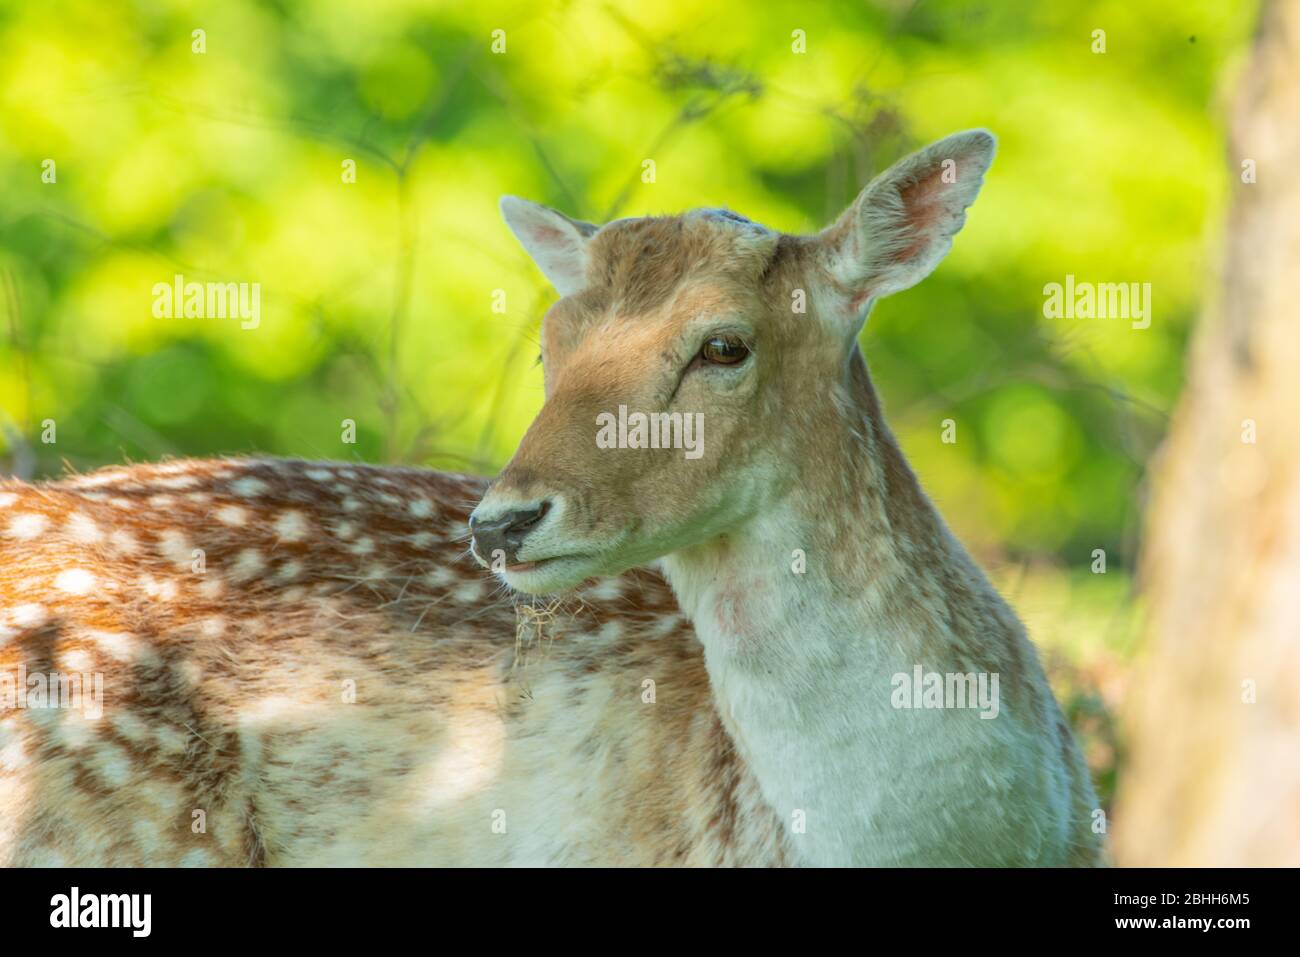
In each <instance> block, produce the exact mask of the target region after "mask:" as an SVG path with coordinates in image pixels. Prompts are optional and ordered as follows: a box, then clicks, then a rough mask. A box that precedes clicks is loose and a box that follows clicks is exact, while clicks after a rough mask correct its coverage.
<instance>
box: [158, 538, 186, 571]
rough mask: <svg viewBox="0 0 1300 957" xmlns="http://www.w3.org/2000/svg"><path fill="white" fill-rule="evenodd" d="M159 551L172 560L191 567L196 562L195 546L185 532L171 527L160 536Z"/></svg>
mask: <svg viewBox="0 0 1300 957" xmlns="http://www.w3.org/2000/svg"><path fill="white" fill-rule="evenodd" d="M158 544H159V546H160V547H159V549H158V550H159V551H160V552H161V553H162V556H163V557H164V558H166V559H167V560H168V561H170V562H174V563H175V564H177V565H180V566H181V567H182V568H185V569H189V568H190V567H191V566H192V564H193V562H194V547H193V546H192V545H191V544H190V540H189V539H188V538H187V537H186V536H185V534H184V533H183V532H180V531H178V530H177V529H174V528H169V529H167V530H166V531H164V532H163V533H162V534H161V535H159V536H158Z"/></svg>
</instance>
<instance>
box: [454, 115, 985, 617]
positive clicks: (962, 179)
mask: <svg viewBox="0 0 1300 957" xmlns="http://www.w3.org/2000/svg"><path fill="white" fill-rule="evenodd" d="M993 152H994V139H993V137H992V136H991V135H990V134H989V133H987V132H985V131H982V130H972V131H968V132H964V133H957V134H955V135H953V136H949V137H947V138H946V139H943V140H940V141H939V142H937V143H934V144H933V145H931V146H929V147H927V148H926V149H924V150H921V151H920V152H918V153H915V154H913V155H912V156H909V157H907V158H905V159H903V160H901V161H900V162H898V163H897V164H895V165H894V166H893V167H891V168H890V169H889V170H887V171H886V172H885V173H883V174H882V175H880V176H879V177H877V178H876V179H875V180H874V181H873V182H872V183H871V184H870V185H869V186H867V187H866V189H864V190H863V191H862V193H861V194H860V195H859V196H858V198H857V199H856V200H855V201H854V202H853V204H852V205H851V206H850V207H849V208H848V210H847V211H845V213H844V214H843V215H842V216H841V217H840V218H839V219H838V220H837V221H836V222H835V223H834V225H832V226H830V227H829V228H827V229H826V230H824V231H823V232H821V233H819V234H817V235H815V236H794V235H787V234H783V233H779V232H775V231H773V230H770V229H767V228H766V227H763V226H760V225H758V224H756V223H753V222H751V221H749V220H748V219H746V218H744V217H743V216H738V215H736V214H734V213H731V212H727V211H722V210H712V209H703V210H695V211H692V212H689V213H686V214H684V215H681V216H672V217H648V218H640V219H624V220H618V221H616V222H612V223H609V224H607V225H605V226H601V227H597V226H593V225H591V224H589V223H583V222H577V221H575V220H572V219H569V218H568V217H566V216H564V215H562V214H561V213H558V212H556V211H554V210H551V209H548V208H546V207H544V206H540V205H537V204H534V203H530V202H526V201H524V200H521V199H517V198H515V197H510V196H507V197H505V198H504V199H503V200H502V203H501V209H502V213H503V214H504V216H505V220H506V223H507V224H508V225H509V227H510V229H511V230H512V231H513V232H514V234H515V235H516V236H517V237H518V239H519V241H520V242H521V243H522V244H523V246H524V248H525V249H526V250H527V251H528V253H529V254H530V255H531V256H532V258H533V260H534V261H535V262H536V263H537V265H538V267H539V268H540V269H541V270H542V272H543V273H545V275H546V277H547V278H548V279H549V280H550V281H551V283H552V284H553V285H554V286H555V288H556V290H557V291H558V292H559V293H560V296H561V298H560V299H559V301H558V302H556V303H555V305H554V306H552V307H551V309H550V310H549V312H548V313H547V314H546V316H545V318H544V320H543V323H542V333H541V339H542V358H543V368H544V377H545V393H546V401H545V404H544V405H543V407H542V410H541V412H540V413H539V414H538V416H537V418H536V420H535V421H534V422H533V424H532V426H531V427H530V428H529V429H528V432H527V434H526V435H525V436H524V438H523V441H522V442H521V443H520V445H519V449H518V451H517V452H516V453H515V455H514V457H513V458H512V459H511V460H510V462H509V463H508V464H507V465H506V467H505V469H504V470H503V471H502V472H501V474H500V476H499V477H498V478H497V480H496V482H495V483H494V484H493V486H492V487H491V489H490V490H489V491H488V493H487V494H486V495H485V496H484V498H483V500H482V501H481V502H480V503H479V505H478V507H477V508H475V509H474V512H473V514H472V515H471V516H470V528H471V530H472V532H473V539H474V542H473V549H474V552H475V555H476V557H478V559H479V560H480V561H481V562H483V563H484V564H485V565H490V566H492V567H493V568H494V569H495V570H496V571H497V572H498V573H499V574H500V575H501V577H502V578H503V579H504V580H505V581H506V582H507V583H508V584H509V585H510V586H512V587H514V588H516V589H517V590H519V591H523V592H529V593H546V592H553V591H559V590H563V589H566V588H569V587H572V586H574V585H577V584H578V583H580V582H581V581H583V580H585V579H587V578H590V577H593V576H599V575H610V574H615V573H617V572H620V571H623V570H625V569H627V568H630V567H633V566H636V565H642V564H645V563H647V562H650V561H653V560H655V559H658V558H660V557H662V556H665V555H669V554H671V553H674V552H678V551H680V550H682V549H687V548H690V547H692V546H695V545H698V544H700V543H704V542H707V541H710V540H714V539H717V538H719V537H722V536H728V535H731V534H734V533H736V532H737V531H738V530H739V529H741V528H742V527H743V526H744V525H745V523H747V522H749V521H750V520H752V519H753V518H754V517H755V516H757V515H760V514H762V513H763V512H764V511H765V510H769V509H771V508H773V507H774V505H775V504H776V503H778V502H780V501H782V500H783V499H788V497H789V496H791V494H792V493H798V492H800V490H804V489H807V488H808V487H809V486H813V485H816V486H820V487H825V488H830V489H832V490H833V489H834V487H835V486H836V485H843V484H844V483H845V482H846V481H847V477H845V476H843V475H837V474H834V472H835V471H836V470H837V469H838V465H837V463H838V461H839V459H838V458H837V455H836V449H838V448H841V447H842V446H843V445H844V444H845V443H847V442H852V441H854V438H855V432H856V431H858V430H860V429H861V428H862V424H861V423H862V417H863V415H864V414H865V412H866V410H865V409H863V408H859V407H860V406H863V405H865V404H870V403H872V402H874V395H873V394H871V393H870V386H869V384H868V385H867V386H866V388H865V392H864V390H863V388H862V385H861V383H862V382H865V381H867V380H866V379H865V369H862V375H861V376H859V375H858V374H857V372H856V369H857V368H858V367H861V365H862V359H861V356H860V353H859V352H858V347H857V339H858V333H859V332H860V331H861V328H862V324H863V322H864V321H865V318H866V315H867V313H868V312H869V311H870V308H871V305H872V304H873V303H874V302H875V301H876V300H877V299H879V298H880V297H882V296H886V295H889V294H890V293H893V292H898V291H900V290H903V289H907V288H908V287H910V286H912V285H914V284H916V283H917V282H919V281H921V280H922V279H924V278H925V277H926V276H927V275H928V274H929V273H930V272H931V271H932V270H933V269H934V268H935V266H936V265H938V263H939V261H940V259H942V258H943V256H944V255H945V253H947V251H948V249H949V247H950V246H951V245H952V239H953V236H954V235H955V234H956V233H957V231H958V230H959V229H960V228H961V226H962V223H963V222H964V220H965V210H966V208H967V207H968V206H969V205H970V204H971V203H972V202H973V201H974V199H975V196H976V194H977V193H978V191H979V188H980V184H981V182H982V180H983V177H984V173H985V171H986V170H987V169H988V166H989V163H990V162H991V161H992V158H993ZM857 438H858V439H859V440H860V438H861V436H860V435H859V436H857ZM817 501H818V502H819V503H820V504H819V505H818V506H817V507H822V508H825V507H834V505H833V503H834V501H835V496H834V494H828V495H827V496H824V497H822V498H820V499H818V500H817ZM827 503H831V504H827ZM810 507H811V506H810Z"/></svg>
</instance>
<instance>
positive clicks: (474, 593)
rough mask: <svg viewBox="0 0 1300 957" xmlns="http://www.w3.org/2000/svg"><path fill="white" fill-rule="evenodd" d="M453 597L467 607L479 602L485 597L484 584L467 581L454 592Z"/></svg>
mask: <svg viewBox="0 0 1300 957" xmlns="http://www.w3.org/2000/svg"><path fill="white" fill-rule="evenodd" d="M452 597H454V598H455V599H456V600H457V601H459V602H464V603H465V604H467V605H468V604H472V603H474V602H476V601H479V600H480V599H481V598H482V597H483V583H482V582H481V581H473V580H471V581H467V582H465V583H463V584H462V585H460V586H459V587H458V588H457V589H456V590H455V591H454V592H452Z"/></svg>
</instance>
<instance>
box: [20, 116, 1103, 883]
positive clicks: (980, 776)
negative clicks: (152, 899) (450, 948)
mask: <svg viewBox="0 0 1300 957" xmlns="http://www.w3.org/2000/svg"><path fill="white" fill-rule="evenodd" d="M994 150H995V140H994V138H993V136H992V135H991V134H990V133H988V132H986V131H984V130H971V131H968V132H963V133H957V134H954V135H952V136H949V137H947V138H945V139H942V140H940V141H938V142H936V143H933V144H932V145H930V146H928V147H926V148H924V149H922V150H921V151H919V152H917V153H915V154H913V155H911V156H908V157H906V158H904V159H902V160H900V161H899V162H898V163H896V164H895V165H894V166H892V167H890V168H889V169H888V170H886V171H885V172H884V173H882V174H880V175H879V176H877V177H876V178H875V179H874V180H873V181H872V182H871V183H870V184H869V185H868V186H867V187H866V188H865V189H863V190H862V192H861V193H860V194H859V195H858V197H857V199H856V200H855V201H854V202H853V203H852V204H851V205H850V207H849V208H848V209H847V210H846V211H845V212H844V213H843V215H842V216H841V217H840V218H839V219H838V220H836V222H834V223H833V224H832V225H831V226H829V227H828V228H826V229H824V230H823V231H821V232H819V233H816V234H812V235H796V234H789V233H784V232H779V231H776V230H772V229H769V228H767V227H765V226H762V225H760V224H758V223H755V222H753V221H751V220H749V219H747V218H746V217H743V216H741V215H739V214H736V213H733V212H730V211H728V210H722V209H712V208H704V209H697V210H693V211H690V212H687V213H684V214H681V215H674V216H651V217H637V218H628V219H621V220H616V221H613V222H610V223H607V224H605V225H603V226H596V225H592V224H590V223H587V222H583V221H579V220H576V219H572V218H570V217H568V216H566V215H564V214H562V213H560V212H558V211H555V210H552V209H550V208H548V207H545V206H542V205H539V204H536V203H532V202H528V201H525V200H522V199H518V198H515V197H510V196H507V197H504V198H503V199H502V201H501V209H502V213H503V216H504V219H505V222H506V225H507V226H508V227H509V229H510V230H511V232H513V234H514V235H515V236H516V237H517V238H518V240H519V241H520V243H521V244H522V246H523V248H524V250H525V251H526V252H527V253H528V254H529V255H530V257H531V258H532V260H533V261H534V262H535V264H536V265H537V267H538V268H539V269H540V271H541V272H542V273H543V274H544V275H545V277H546V278H547V280H548V281H549V282H550V284H551V285H552V286H553V287H554V289H555V291H556V292H557V293H558V294H559V298H558V299H557V300H556V301H555V302H554V304H553V305H552V306H551V307H550V308H549V310H548V311H547V312H546V314H545V316H544V318H543V322H542V326H541V351H542V367H543V368H542V378H543V382H544V386H543V391H544V400H543V403H542V406H541V409H540V411H539V413H538V414H537V416H536V419H535V420H534V421H533V423H532V425H531V426H530V427H529V428H528V430H527V431H526V433H525V435H524V436H523V439H522V441H521V442H520V445H519V447H518V449H517V451H516V452H515V454H514V456H513V457H512V458H511V459H510V460H509V462H508V463H507V464H506V466H505V467H504V468H503V469H502V471H501V472H500V474H499V475H498V476H497V477H496V478H495V479H493V480H488V479H485V478H480V477H477V476H472V475H463V474H452V473H442V472H435V471H431V470H427V469H420V468H413V467H404V466H403V467H397V466H390V467H383V466H372V465H363V464H358V463H355V462H326V461H320V462H307V461H298V460H289V459H277V458H266V457H251V458H218V459H204V460H190V459H180V460H170V461H163V462H161V463H155V464H140V465H128V466H117V467H109V468H106V469H102V470H99V471H96V472H92V473H89V474H85V475H71V476H67V477H64V478H62V479H59V480H55V481H49V482H44V483H34V484H29V483H24V482H19V481H16V480H5V481H4V482H3V483H2V484H0V863H4V864H6V865H10V866H32V865H66V866H85V865H114V866H157V865H181V866H303V865H316V866H336V865H337V866H358V865H363V866H374V865H381V866H384V865H409V866H460V865H470V866H516V865H521V866H611V865H612V866H787V865H788V866H962V865H972V866H974V865H979V866H1021V865H1023V866H1092V865H1098V864H1101V863H1103V862H1104V845H1103V838H1102V836H1101V834H1100V833H1099V830H1100V829H1098V828H1097V827H1096V826H1095V822H1096V820H1097V818H1098V814H1099V812H1098V803H1097V798H1096V796H1095V794H1094V791H1093V788H1092V784H1091V781H1090V778H1089V773H1088V768H1087V765H1086V764H1085V762H1084V760H1083V757H1082V755H1081V753H1080V750H1079V748H1078V746H1077V744H1076V742H1075V740H1074V737H1073V735H1072V734H1071V730H1070V727H1069V725H1068V723H1067V722H1066V720H1065V718H1064V717H1063V715H1062V712H1061V709H1060V707H1059V705H1058V703H1057V701H1056V699H1055V697H1054V696H1053V693H1052V691H1051V689H1050V687H1049V684H1048V681H1047V678H1046V676H1045V673H1044V670H1043V668H1042V666H1041V664H1040V662H1039V659H1038V656H1037V654H1036V652H1035V650H1034V647H1033V645H1032V644H1031V642H1030V640H1029V638H1028V637H1027V635H1026V632H1025V629H1024V627H1023V626H1022V625H1021V623H1020V621H1019V620H1018V619H1017V617H1016V615H1015V613H1014V612H1013V611H1012V610H1011V608H1010V607H1009V606H1008V604H1007V603H1006V602H1005V601H1004V600H1003V599H1002V598H1001V597H1000V596H999V594H998V593H997V591H996V590H995V589H994V588H993V586H992V585H991V584H990V583H989V581H988V579H987V577H986V576H985V575H984V573H983V572H982V571H981V570H980V569H979V568H978V566H977V565H976V563H975V561H974V560H973V559H972V558H971V557H970V556H969V555H968V553H967V552H966V550H965V549H964V548H963V547H962V545H961V544H959V542H958V541H957V540H956V538H955V537H954V536H953V535H952V533H951V532H950V531H949V530H948V528H947V526H946V525H945V523H944V521H943V519H942V518H941V517H940V516H939V514H938V512H937V510H936V508H935V507H934V505H933V504H932V503H931V501H930V500H929V498H928V497H927V496H926V495H925V493H924V492H923V491H922V489H921V487H920V484H919V482H918V480H917V478H916V477H915V476H914V474H913V472H912V471H911V469H910V468H909V466H908V464H907V462H906V460H905V458H904V456H903V453H902V451H901V449H900V447H899V444H898V442H897V441H896V440H895V438H894V437H893V434H892V433H891V431H890V429H889V428H888V426H887V425H886V423H885V420H884V417H883V411H882V406H881V402H880V399H879V398H878V396H877V393H876V391H875V389H874V387H873V385H872V381H871V378H870V376H869V374H868V370H867V365H866V361H865V359H864V357H863V354H862V347H861V345H860V341H859V340H860V332H861V331H862V328H863V324H864V322H865V320H866V317H867V314H868V313H869V312H870V310H871V307H872V306H873V304H874V303H875V302H876V301H878V300H879V299H880V298H882V297H884V296H886V295H889V294H891V293H896V292H901V291H903V290H905V289H907V288H909V287H911V286H912V285H914V284H916V283H918V282H919V281H921V280H922V279H924V278H925V277H926V276H927V275H928V274H929V273H930V272H931V271H933V270H934V269H935V267H936V266H937V265H938V263H939V261H940V260H941V259H942V258H943V256H944V255H945V254H946V253H947V251H948V249H949V248H950V247H951V245H952V242H953V238H954V236H955V235H956V233H957V232H958V231H959V230H960V229H961V227H962V225H963V224H964V222H965V218H966V210H967V208H968V207H969V206H970V205H971V204H972V203H973V201H974V199H975V197H976V195H977V194H978V192H979V190H980V187H981V185H982V183H983V179H984V176H985V173H986V171H987V170H988V168H989V166H990V164H991V162H992V159H993V155H994ZM800 301H802V303H803V308H797V307H795V306H794V305H792V304H794V303H796V302H800ZM620 406H622V407H625V409H628V410H633V411H634V412H636V411H640V412H644V413H647V414H660V415H662V416H665V417H667V418H663V419H661V420H657V422H656V425H655V426H653V427H652V428H659V427H660V426H662V430H661V431H662V436H661V437H662V438H663V439H664V441H662V442H652V441H648V436H647V435H646V434H645V433H646V430H645V429H639V428H638V429H634V428H624V429H622V430H621V431H620V434H619V436H618V441H617V442H613V443H610V442H604V443H598V442H597V441H596V434H597V430H598V428H599V427H600V426H599V425H598V423H600V422H602V421H606V422H608V417H609V416H611V415H615V414H618V413H619V409H620ZM679 413H680V416H681V417H682V418H685V417H688V416H700V418H699V420H698V421H699V422H700V423H701V429H700V430H699V432H698V434H697V435H696V436H695V438H696V440H697V442H698V449H697V451H698V453H699V454H697V455H687V454H685V451H684V450H683V449H681V448H680V447H674V445H675V443H674V442H673V441H671V440H672V438H673V436H672V434H671V432H672V430H671V429H670V428H669V427H668V424H669V423H673V422H677V421H679V420H677V419H672V418H671V417H672V416H673V415H675V414H679ZM623 420H624V421H628V420H630V416H627V415H626V414H624V418H623ZM624 433H625V434H624ZM20 673H21V674H22V675H25V676H26V684H25V685H24V686H23V687H19V686H17V683H16V682H15V681H14V680H12V679H11V680H10V681H9V685H8V688H9V695H8V701H9V703H8V706H6V705H5V702H6V697H5V694H6V686H5V684H3V683H2V682H3V681H4V677H3V676H4V675H6V674H7V675H10V676H13V675H16V674H20ZM923 673H924V675H925V676H926V677H925V678H924V680H922V674H923ZM930 675H935V676H952V675H956V676H958V677H959V678H963V677H969V676H978V677H980V678H981V679H983V678H985V677H991V678H992V683H991V685H987V686H986V685H984V684H981V687H991V688H992V689H994V690H995V691H996V695H995V697H996V699H997V700H996V707H994V708H984V709H983V710H980V709H976V708H972V707H969V706H968V705H969V702H965V703H963V702H961V701H958V700H949V698H950V697H951V696H949V695H948V691H949V690H950V687H951V686H952V683H949V685H945V686H944V688H943V694H940V693H939V690H940V689H939V687H938V684H937V683H934V682H930V680H929V677H928V676H930ZM90 676H98V677H100V678H102V694H101V695H100V698H101V701H100V703H99V704H97V705H95V706H94V707H88V706H86V703H85V701H84V700H83V701H82V706H81V707H78V706H77V703H76V701H75V695H74V694H73V692H75V691H76V690H78V686H80V688H81V690H82V691H83V693H84V695H85V698H86V699H87V700H89V699H90V698H91V697H93V695H92V693H91V692H90V691H89V690H88V689H90V688H92V687H95V686H94V685H93V683H92V682H91V681H90ZM79 677H80V678H84V679H85V680H84V681H82V682H81V683H80V685H79V683H78V681H77V680H75V679H77V678H79ZM914 677H915V678H916V685H917V688H918V693H917V694H916V695H915V696H913V695H912V694H911V685H912V683H913V678H914ZM900 678H901V679H902V680H900ZM945 680H946V679H945ZM922 685H924V693H921V690H920V689H921V686H922ZM956 686H957V687H958V689H960V686H961V682H960V681H958V682H956ZM972 687H973V686H972ZM33 689H36V691H37V692H40V693H36V692H34V691H33ZM931 690H933V691H934V692H935V694H934V695H931V694H930V692H931ZM24 694H25V697H24ZM34 696H35V697H34ZM958 697H960V696H958ZM922 699H924V701H923V700H922ZM963 704H965V705H967V706H963ZM922 705H924V706H922Z"/></svg>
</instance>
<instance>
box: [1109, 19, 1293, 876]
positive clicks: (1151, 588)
mask: <svg viewBox="0 0 1300 957" xmlns="http://www.w3.org/2000/svg"><path fill="white" fill-rule="evenodd" d="M1230 141H1231V151H1230V157H1229V162H1230V167H1231V169H1232V177H1233V183H1234V189H1233V192H1234V196H1233V202H1232V211H1231V213H1230V216H1229V221H1228V226H1227V238H1226V249H1225V251H1224V260H1223V273H1222V280H1221V282H1220V283H1219V284H1218V288H1217V290H1215V291H1214V293H1213V294H1212V295H1213V297H1214V300H1213V301H1212V302H1211V303H1210V304H1209V308H1208V310H1207V318H1206V320H1205V321H1204V322H1203V324H1202V326H1201V328H1199V329H1198V331H1197V333H1196V336H1195V339H1194V342H1193V346H1192V349H1191V354H1190V368H1189V376H1188V383H1187V387H1186V390H1185V392H1184V394H1183V396H1182V398H1181V400H1180V403H1179V407H1178V409H1177V412H1176V414H1175V416H1174V420H1173V423H1172V428H1171V431H1170V435H1169V438H1168V440H1167V442H1166V444H1165V447H1164V449H1163V450H1162V452H1161V454H1160V456H1159V457H1158V458H1159V460H1158V461H1157V462H1156V463H1155V467H1154V469H1153V472H1154V474H1155V481H1154V484H1153V504H1152V507H1151V510H1150V512H1149V515H1148V526H1147V542H1146V546H1145V549H1144V552H1143V559H1142V570H1141V575H1142V581H1143V585H1144V591H1145V593H1146V596H1147V601H1148V609H1149V629H1148V639H1149V640H1148V645H1147V647H1148V654H1147V656H1146V658H1145V660H1144V661H1143V662H1142V664H1141V667H1140V669H1139V671H1138V675H1137V679H1136V680H1135V681H1134V683H1133V685H1132V686H1131V688H1130V692H1129V699H1128V709H1127V713H1126V719H1127V721H1126V724H1127V727H1128V731H1129V735H1130V745H1131V747H1130V752H1129V755H1128V760H1127V761H1126V771H1125V773H1124V775H1123V776H1122V777H1121V788H1120V794H1119V801H1118V805H1117V809H1116V817H1115V824H1114V828H1113V838H1114V845H1113V846H1114V853H1115V858H1116V861H1117V862H1118V863H1120V864H1124V865H1171V866H1219V865H1224V866H1229V865H1255V866H1263V865H1290V866H1296V865H1298V864H1300V428H1297V424H1298V423H1297V419H1300V309H1297V297H1300V174H1298V173H1297V170H1296V163H1297V161H1300V0H1281V2H1273V3H1268V4H1266V5H1265V7H1264V9H1263V10H1262V13H1261V20H1260V25H1259V29H1258V33H1257V35H1256V37H1255V41H1254V49H1253V53H1252V59H1251V62H1250V64H1249V66H1248V68H1247V72H1246V75H1245V77H1244V79H1243V86H1242V90H1241V93H1240V97H1239V100H1238V102H1237V105H1236V107H1235V110H1234V115H1233V122H1232V130H1231V135H1230ZM1246 160H1254V161H1255V172H1256V182H1254V183H1249V182H1243V181H1242V179H1243V168H1242V163H1243V162H1245V161H1246ZM1191 278H1192V277H1189V280H1190V279H1191ZM1252 423H1253V428H1254V441H1253V442H1252V441H1251V438H1252V436H1251V428H1252ZM1252 690H1253V703H1252Z"/></svg>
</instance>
